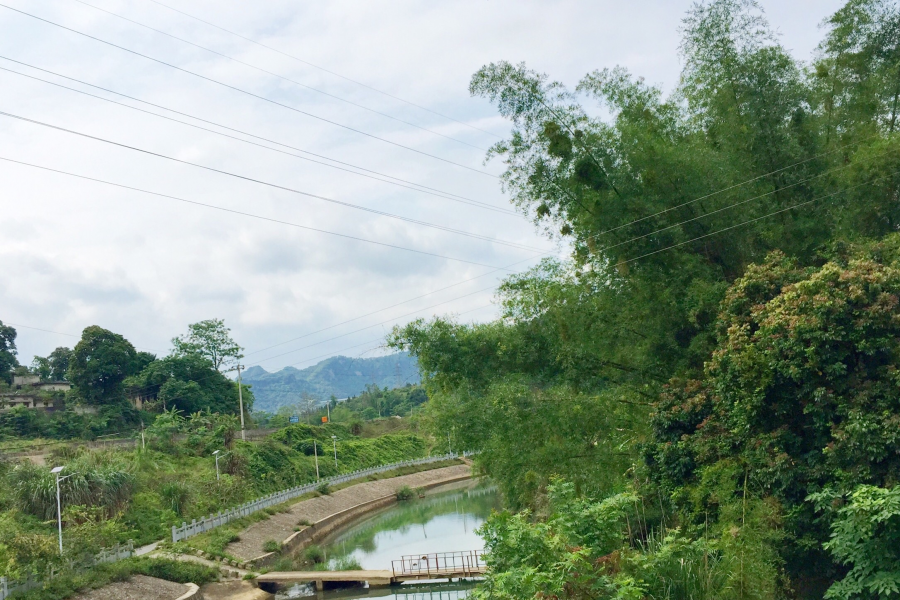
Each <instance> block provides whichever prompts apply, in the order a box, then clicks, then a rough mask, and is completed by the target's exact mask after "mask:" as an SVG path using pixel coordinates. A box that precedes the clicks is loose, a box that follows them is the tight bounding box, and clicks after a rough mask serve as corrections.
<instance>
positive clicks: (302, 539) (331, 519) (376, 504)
mask: <svg viewBox="0 0 900 600" xmlns="http://www.w3.org/2000/svg"><path fill="white" fill-rule="evenodd" d="M471 478H472V477H471V475H465V476H463V477H453V478H450V479H445V480H444V481H435V482H434V483H429V484H426V485H423V486H421V487H420V488H418V489H425V490H427V489H431V488H435V487H439V486H442V485H447V484H450V483H456V482H457V481H465V480H467V479H471ZM395 502H397V495H396V494H390V495H388V496H382V497H381V498H376V499H375V500H369V501H368V502H362V503H360V504H357V505H356V506H351V507H350V508H346V509H344V510H342V511H339V512H336V513H334V514H332V515H328V516H327V517H325V518H324V519H320V520H319V521H316V522H315V523H313V524H312V525H310V526H308V527H305V528H303V529H301V530H300V531H297V532H295V533H293V534H291V536H290V537H288V538H287V539H286V540H284V541H283V542H281V551H280V552H267V553H266V554H263V555H262V556H257V557H256V558H254V559H251V560H249V561H247V562H249V563H251V564H252V565H253V566H254V567H257V568H259V567H265V566H268V565H270V564H272V563H273V562H275V561H276V560H278V557H279V556H281V555H283V554H295V553H297V552H300V551H301V550H303V549H304V548H306V547H307V546H308V545H310V544H312V543H314V542H318V541H320V540H322V539H323V538H325V537H327V536H328V535H330V534H332V533H334V532H335V531H336V530H338V529H340V528H341V527H344V526H346V525H347V524H349V523H350V522H352V521H354V520H356V519H358V518H359V517H362V516H364V515H367V514H369V513H373V512H376V511H378V510H380V509H382V508H384V507H386V506H390V505H391V504H394V503H395Z"/></svg>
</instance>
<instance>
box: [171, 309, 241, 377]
mask: <svg viewBox="0 0 900 600" xmlns="http://www.w3.org/2000/svg"><path fill="white" fill-rule="evenodd" d="M230 331H231V330H230V329H229V328H227V327H225V321H223V320H222V319H207V320H205V321H200V322H199V323H192V324H191V325H188V333H187V334H185V335H181V336H178V337H177V338H174V339H173V340H172V346H173V347H174V348H175V354H177V355H181V356H184V355H188V354H199V355H200V356H203V357H205V358H207V359H208V360H209V361H210V362H211V363H212V365H213V368H214V369H215V370H216V371H221V370H222V368H223V367H231V366H233V365H235V364H237V362H238V361H239V360H240V359H241V358H243V356H244V355H243V354H242V352H243V350H244V349H243V348H241V347H240V346H239V345H238V344H236V343H235V341H234V340H232V339H231V334H230Z"/></svg>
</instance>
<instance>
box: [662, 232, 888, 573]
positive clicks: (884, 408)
mask: <svg viewBox="0 0 900 600" xmlns="http://www.w3.org/2000/svg"><path fill="white" fill-rule="evenodd" d="M898 259H900V236H898V235H897V234H894V235H892V236H890V237H888V238H886V239H885V240H884V241H883V242H880V243H876V244H868V245H864V246H860V247H847V248H843V247H842V248H840V249H839V250H838V251H837V252H836V254H835V255H834V256H833V257H832V260H831V261H830V262H827V263H825V264H824V265H822V266H821V267H819V268H804V267H801V266H799V265H798V264H797V262H796V261H795V260H792V259H789V258H787V257H785V256H784V255H783V254H781V253H773V254H772V255H771V256H770V257H769V259H768V260H767V261H766V262H765V263H763V264H761V265H759V266H755V267H752V268H750V269H748V271H747V273H746V274H745V276H744V277H742V278H741V279H739V280H738V281H737V282H735V284H734V285H733V286H732V288H731V289H730V290H729V292H728V295H727V296H726V299H725V301H724V303H723V307H722V313H721V315H720V317H719V323H718V331H719V332H718V338H719V341H718V344H717V349H716V351H715V352H714V353H713V356H712V360H711V361H710V362H709V363H708V365H707V368H706V373H705V376H704V377H703V378H702V379H701V380H693V381H686V382H685V381H683V380H682V381H679V380H673V382H672V385H671V386H670V388H669V390H668V391H667V393H666V394H665V395H664V396H663V400H662V401H661V402H660V403H659V404H658V405H657V412H656V413H655V416H654V418H653V433H654V444H653V445H651V446H649V447H648V464H649V465H650V466H651V467H652V470H653V472H654V473H655V474H657V476H658V477H659V478H660V479H659V480H660V483H661V484H662V485H663V487H665V488H667V489H676V490H678V489H680V490H681V493H682V494H685V495H691V496H693V498H694V503H695V510H696V512H697V517H698V518H700V515H706V514H708V512H709V511H710V510H714V503H715V500H712V499H710V498H709V497H708V495H707V494H704V493H703V492H702V491H699V490H702V489H703V487H704V483H703V481H704V478H705V477H706V474H707V473H712V472H715V471H718V470H721V468H722V465H723V464H726V463H728V464H731V463H735V462H737V463H738V464H740V465H742V467H741V468H740V469H737V470H735V471H734V472H733V474H732V478H733V479H740V478H743V477H747V478H748V479H749V484H750V486H751V488H752V489H756V490H765V491H766V494H767V495H771V496H773V497H775V498H777V499H778V501H779V502H780V503H781V504H782V505H783V506H784V508H785V511H786V514H787V515H788V518H787V519H786V522H785V526H786V529H787V531H788V532H789V533H790V534H791V542H792V543H790V544H787V545H786V546H785V547H784V548H783V550H784V555H785V558H786V560H787V566H788V567H789V568H790V569H791V570H792V572H793V574H795V575H803V576H805V577H819V576H822V575H829V574H830V575H836V574H837V573H838V571H837V570H835V569H832V568H831V567H830V566H829V562H830V561H829V560H828V559H827V557H826V556H825V555H824V554H822V552H821V548H822V544H824V543H825V541H826V540H827V539H828V534H827V529H826V527H825V526H826V523H823V522H822V521H820V520H819V519H817V517H816V515H815V514H814V509H813V506H812V504H811V503H809V502H807V501H806V498H807V496H808V495H810V494H811V493H814V492H817V491H819V490H821V489H823V488H825V487H828V486H832V485H839V486H840V487H843V488H852V486H854V485H857V484H875V485H885V484H889V483H892V482H893V481H895V479H896V475H895V474H896V473H897V471H898V469H900V458H898V457H900V438H898V436H897V434H896V431H897V423H898V417H897V415H900V399H898V396H897V394H896V392H895V386H896V384H895V373H896V369H897V365H898V364H900V319H898V318H897V306H898V303H900V260H898ZM734 483H735V485H736V484H737V481H735V482H734Z"/></svg>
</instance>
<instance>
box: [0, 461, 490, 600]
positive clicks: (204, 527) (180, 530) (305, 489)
mask: <svg viewBox="0 0 900 600" xmlns="http://www.w3.org/2000/svg"><path fill="white" fill-rule="evenodd" d="M472 454H473V453H472V452H463V453H462V454H461V455H460V454H456V453H451V454H444V455H443V456H431V457H428V458H420V459H416V460H405V461H402V462H397V463H392V464H389V465H381V466H379V467H372V468H369V469H362V470H359V471H353V472H352V473H346V474H344V475H335V476H333V477H327V478H325V479H322V480H320V481H316V482H312V483H307V484H305V485H298V486H296V487H292V488H289V489H286V490H282V491H280V492H275V493H273V494H269V495H268V496H263V497H262V498H258V499H256V500H252V501H250V502H247V503H245V504H241V505H240V506H237V507H235V508H232V509H230V510H226V511H225V512H219V513H217V514H215V515H208V516H206V517H204V518H202V519H200V520H199V521H198V520H197V519H194V520H193V521H191V522H190V523H185V522H182V523H181V527H176V526H174V525H173V526H172V541H173V542H179V541H181V540H185V539H187V538H189V537H193V536H195V535H198V534H201V533H204V532H207V531H209V530H211V529H215V528H216V527H219V526H220V525H225V524H226V523H229V522H231V521H233V520H235V519H240V518H242V517H246V516H247V515H250V514H253V513H255V512H256V511H259V510H263V509H265V508H269V507H270V506H275V505H276V504H281V503H282V502H286V501H288V500H291V499H292V498H296V497H298V496H302V495H303V494H308V493H310V492H313V491H315V490H316V489H317V488H318V487H319V486H321V485H322V484H323V483H327V484H328V485H340V484H342V483H346V482H348V481H353V480H355V479H361V478H363V477H368V476H369V475H374V474H376V473H384V472H385V471H392V470H394V469H401V468H403V467H411V466H416V465H426V464H429V463H435V462H441V461H445V460H452V459H454V458H459V457H460V456H472ZM0 600H2V599H0Z"/></svg>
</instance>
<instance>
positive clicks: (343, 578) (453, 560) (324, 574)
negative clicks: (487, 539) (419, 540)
mask: <svg viewBox="0 0 900 600" xmlns="http://www.w3.org/2000/svg"><path fill="white" fill-rule="evenodd" d="M485 570H486V566H485V564H484V557H483V555H482V553H481V552H480V551H478V550H470V551H465V552H436V553H432V554H422V555H412V556H404V557H402V558H401V559H400V560H395V561H391V569H383V570H378V569H374V570H373V569H370V570H362V571H280V572H272V573H265V574H263V575H260V576H258V577H257V578H256V581H257V583H258V584H260V587H261V588H263V589H267V587H269V586H273V587H277V586H279V585H286V584H294V583H314V584H316V589H318V590H324V589H325V588H326V587H340V586H342V585H349V584H354V583H368V584H369V587H378V586H386V585H397V584H400V583H403V582H405V581H420V580H427V579H447V580H453V579H462V578H470V577H481V576H482V575H484V572H485Z"/></svg>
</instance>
